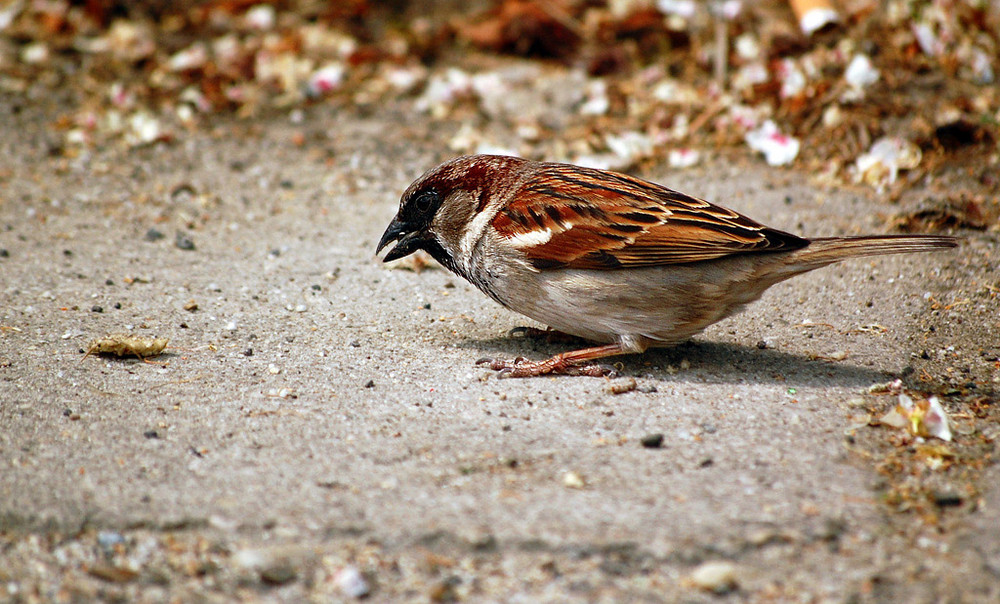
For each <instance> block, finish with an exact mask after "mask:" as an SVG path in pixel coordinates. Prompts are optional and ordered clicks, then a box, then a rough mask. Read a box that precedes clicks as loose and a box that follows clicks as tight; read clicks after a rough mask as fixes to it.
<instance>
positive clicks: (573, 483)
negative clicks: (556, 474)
mask: <svg viewBox="0 0 1000 604" xmlns="http://www.w3.org/2000/svg"><path fill="white" fill-rule="evenodd" d="M562 483H563V486H564V487H568V488H570V489H582V488H584V487H586V486H587V482H586V481H585V480H584V479H583V476H581V475H580V474H579V473H577V472H573V471H570V472H566V473H565V474H563V479H562Z"/></svg>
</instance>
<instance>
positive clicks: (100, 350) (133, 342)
mask: <svg viewBox="0 0 1000 604" xmlns="http://www.w3.org/2000/svg"><path fill="white" fill-rule="evenodd" d="M169 341H170V340H169V339H167V338H148V337H143V336H135V335H131V334H112V335H108V336H105V337H103V338H97V339H96V340H94V341H92V342H91V343H90V346H89V347H88V348H87V352H86V354H84V355H83V358H84V359H85V358H87V357H89V356H90V355H92V354H106V355H115V356H119V357H127V356H134V357H138V358H140V359H145V358H147V357H155V356H157V355H159V354H160V353H162V352H163V349H164V348H166V347H167V342H169ZM81 360H82V359H81Z"/></svg>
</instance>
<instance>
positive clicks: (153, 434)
mask: <svg viewBox="0 0 1000 604" xmlns="http://www.w3.org/2000/svg"><path fill="white" fill-rule="evenodd" d="M142 435H143V436H145V437H146V438H160V433H159V432H157V431H156V430H146V431H145V432H143V433H142Z"/></svg>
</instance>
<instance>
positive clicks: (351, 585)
mask: <svg viewBox="0 0 1000 604" xmlns="http://www.w3.org/2000/svg"><path fill="white" fill-rule="evenodd" d="M333 580H334V581H336V583H337V587H339V588H340V591H341V592H343V594H344V595H345V596H347V597H349V598H363V597H365V596H367V595H368V594H369V593H370V592H371V587H370V586H369V585H368V581H365V576H364V575H362V574H361V571H359V570H358V569H357V568H355V567H353V566H345V567H344V568H342V569H340V570H339V571H337V574H336V576H335V577H334V578H333Z"/></svg>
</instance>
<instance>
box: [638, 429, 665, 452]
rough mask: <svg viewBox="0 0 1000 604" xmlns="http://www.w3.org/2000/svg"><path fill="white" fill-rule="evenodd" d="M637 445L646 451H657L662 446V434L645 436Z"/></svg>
mask: <svg viewBox="0 0 1000 604" xmlns="http://www.w3.org/2000/svg"><path fill="white" fill-rule="evenodd" d="M639 443H640V444H642V446H643V447H646V448H647V449H659V448H660V447H662V446H663V433H662V432H657V433H655V434H647V435H646V436H643V437H642V439H641V440H640V441H639Z"/></svg>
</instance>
